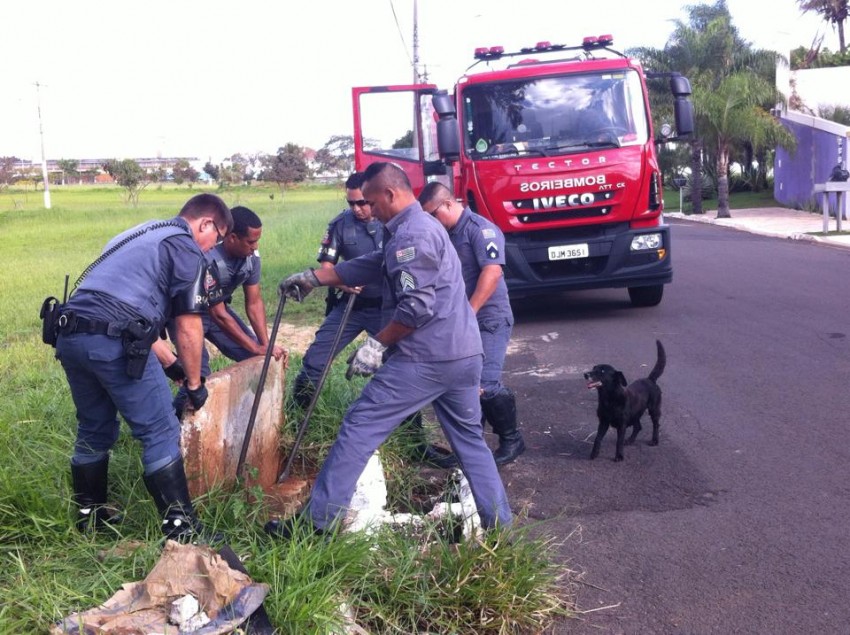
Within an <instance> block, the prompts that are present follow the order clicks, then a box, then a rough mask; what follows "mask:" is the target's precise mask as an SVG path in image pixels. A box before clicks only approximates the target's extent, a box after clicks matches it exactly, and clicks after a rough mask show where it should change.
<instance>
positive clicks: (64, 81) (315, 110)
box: [0, 0, 838, 161]
mask: <svg viewBox="0 0 850 635" xmlns="http://www.w3.org/2000/svg"><path fill="white" fill-rule="evenodd" d="M727 5H728V6H729V10H730V12H731V14H732V18H733V22H734V24H735V26H737V27H738V29H739V32H740V33H741V35H742V36H743V37H744V38H745V39H747V40H749V41H750V42H752V43H753V44H754V45H755V46H756V47H759V48H767V49H772V50H778V51H780V52H782V53H784V54H786V55H787V52H788V51H789V50H790V49H791V48H793V47H796V46H799V45H806V46H808V45H810V44H811V42H812V41H813V40H814V38H815V37H816V36H817V35H818V33H822V34H825V38H824V45H825V46H827V47H829V48H830V49H831V50H833V51H834V50H836V49H837V48H838V37H837V35H836V34H835V31H834V29H833V28H832V27H831V26H829V25H827V24H826V23H824V22H823V21H822V20H819V19H818V18H817V17H816V16H803V15H802V14H801V13H800V11H799V9H798V8H797V2H796V0H727ZM3 13H4V19H3V22H4V25H3V26H4V28H3V32H2V36H0V59H2V60H3V71H2V86H3V90H2V92H0V156H8V155H15V156H18V157H21V158H26V159H33V160H40V158H41V150H40V145H39V119H38V108H37V103H38V101H37V91H36V86H35V83H36V82H39V83H41V84H42V88H41V90H40V94H41V113H42V122H43V130H44V144H45V152H46V154H47V157H48V158H51V159H59V158H76V159H82V158H110V157H118V158H121V157H142V156H156V155H163V156H196V157H198V158H200V159H202V160H207V159H212V160H213V161H219V160H221V159H222V158H223V157H225V156H227V155H230V154H232V153H235V152H273V151H274V150H275V149H276V148H277V147H279V146H281V145H283V144H285V143H287V142H293V143H297V144H299V145H303V146H309V147H312V148H316V149H318V148H320V147H321V146H322V145H323V144H324V143H325V141H327V139H328V138H329V137H330V136H331V135H334V134H351V133H352V119H351V96H350V89H351V87H352V86H364V85H375V84H400V83H410V81H411V80H412V77H413V70H412V55H413V53H412V46H413V17H412V16H413V0H357V1H354V2H351V1H345V0H335V1H330V0H301V1H298V2H283V1H281V0H268V1H267V0H254V2H249V3H240V2H233V1H232V0H230V1H228V2H222V1H221V0H176V1H175V0H147V1H146V2H127V1H120V0H119V1H117V2H116V1H112V2H106V1H99V2H93V1H90V0H78V1H76V2H68V1H67V0H38V1H33V2H26V1H17V2H12V3H9V4H8V5H7V6H6V7H5V9H4V11H3ZM686 18H687V14H686V12H685V10H684V8H683V4H682V3H681V1H680V0H651V1H650V2H636V1H634V0H589V1H585V2H579V1H576V0H419V57H420V60H421V63H422V65H423V66H424V68H425V70H426V71H427V73H428V76H429V79H430V81H432V82H435V83H437V84H438V85H440V87H443V88H449V89H450V88H451V87H452V86H453V84H454V82H455V80H456V79H457V78H458V77H459V76H460V75H462V74H463V72H464V71H465V70H466V68H467V67H468V66H469V65H470V64H471V63H472V62H473V61H474V60H473V59H472V52H473V50H474V49H475V47H477V46H493V45H503V46H505V48H506V50H512V49H519V48H521V47H523V46H530V45H533V44H534V43H535V42H537V41H540V40H549V41H551V42H553V43H563V44H570V45H572V44H578V43H580V41H581V39H582V38H583V37H584V36H586V35H600V34H607V33H610V34H612V35H613V36H614V43H615V48H620V49H625V48H629V47H633V46H652V47H662V46H664V44H665V42H666V40H667V37H668V35H669V34H670V32H671V30H672V28H673V24H672V21H673V20H676V19H682V20H685V19H686Z"/></svg>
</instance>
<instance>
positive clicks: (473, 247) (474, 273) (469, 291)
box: [419, 181, 525, 465]
mask: <svg viewBox="0 0 850 635" xmlns="http://www.w3.org/2000/svg"><path fill="white" fill-rule="evenodd" d="M419 203H420V204H421V205H422V209H423V210H425V211H426V212H428V213H429V214H431V216H433V217H434V218H436V219H437V220H438V221H440V224H442V225H443V227H445V228H446V229H447V230H448V232H449V239H450V240H451V242H452V245H454V247H455V249H456V250H457V255H458V257H459V258H460V263H461V267H462V269H463V280H464V283H465V284H466V297H467V298H469V304H470V305H471V306H472V310H473V311H474V312H475V317H476V318H477V320H478V329H479V331H480V332H481V344H482V346H483V347H484V366H483V368H482V370H481V411H482V413H483V414H484V418H485V419H486V420H487V421H489V422H490V425H491V426H493V431H494V432H495V433H496V434H498V435H499V447H498V448H497V449H496V451H495V452H494V453H493V456H494V458H495V459H496V464H497V465H503V464H505V463H510V462H512V461H514V460H516V458H517V457H518V456H519V455H520V454H522V453H523V452H524V451H525V442H524V441H523V439H522V435H521V434H520V432H519V430H517V416H516V398H515V397H514V393H513V392H512V391H511V390H510V389H509V388H508V387H506V386H505V385H504V384H503V383H502V367H503V365H504V362H505V353H506V352H507V349H508V342H509V341H510V339H511V331H512V330H513V324H514V315H513V312H512V311H511V304H510V301H509V300H508V287H507V285H506V284H505V278H504V276H503V275H502V266H503V265H504V264H505V237H504V235H503V234H502V232H501V230H500V229H499V228H498V227H496V226H495V225H494V224H493V223H491V222H490V221H488V220H487V219H486V218H484V217H482V216H479V215H478V214H473V213H472V211H471V210H470V209H469V208H468V207H464V206H463V205H461V204H460V203H458V202H457V201H456V200H455V198H454V196H452V193H451V192H450V191H449V189H448V188H447V187H446V186H445V185H443V184H442V183H439V182H437V181H433V182H431V183H428V184H427V185H426V186H425V187H424V188H423V189H422V192H421V193H420V194H419Z"/></svg>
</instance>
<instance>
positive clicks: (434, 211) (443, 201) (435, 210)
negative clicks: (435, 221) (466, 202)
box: [428, 198, 449, 218]
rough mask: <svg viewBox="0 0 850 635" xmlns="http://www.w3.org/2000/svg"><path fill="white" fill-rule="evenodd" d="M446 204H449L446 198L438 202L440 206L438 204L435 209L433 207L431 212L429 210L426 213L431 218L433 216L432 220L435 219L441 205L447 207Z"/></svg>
mask: <svg viewBox="0 0 850 635" xmlns="http://www.w3.org/2000/svg"><path fill="white" fill-rule="evenodd" d="M448 202H449V199H447V198H446V199H443V200H442V201H441V202H440V204H439V205H437V207H435V208H434V209H432V210H431V211H430V212H428V213H429V214H430V215H431V216H433V217H434V218H436V217H437V212H438V211H439V209H440V208H441V207H442V206H443V205H448Z"/></svg>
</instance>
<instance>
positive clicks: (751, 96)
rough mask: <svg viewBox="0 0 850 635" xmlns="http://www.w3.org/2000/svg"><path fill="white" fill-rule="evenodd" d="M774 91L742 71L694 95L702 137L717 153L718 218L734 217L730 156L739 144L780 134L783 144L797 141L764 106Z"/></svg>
mask: <svg viewBox="0 0 850 635" xmlns="http://www.w3.org/2000/svg"><path fill="white" fill-rule="evenodd" d="M698 90H701V89H698ZM774 94H775V88H774V87H773V86H772V85H771V84H768V83H767V82H765V81H764V80H763V79H762V78H760V77H759V76H757V75H755V74H754V73H752V72H749V71H740V72H736V73H733V74H731V75H728V76H727V77H724V78H723V79H722V80H721V81H720V83H719V84H718V85H717V87H716V88H715V89H714V90H711V91H708V92H706V93H704V94H703V93H702V92H700V93H699V94H695V95H694V108H695V110H696V111H697V117H698V119H699V121H700V122H701V124H702V127H701V129H700V134H701V137H702V139H703V141H704V142H705V143H706V145H708V146H710V147H711V148H712V149H713V151H714V154H715V161H716V169H717V218H730V217H731V214H730V213H729V158H730V156H731V155H732V153H733V151H734V150H735V149H736V147H738V146H740V144H741V143H742V142H745V141H747V140H756V142H754V145H756V144H760V143H762V142H763V141H764V140H766V139H768V138H772V139H773V138H777V137H778V138H779V139H780V140H781V144H782V145H783V146H786V147H787V146H789V145H792V144H793V137H792V136H791V135H790V133H788V131H787V130H785V128H784V127H782V126H781V125H780V124H778V123H777V122H776V121H774V119H773V117H771V116H770V115H769V113H766V112H765V111H764V109H763V107H762V104H763V103H764V102H765V100H767V99H770V98H772V96H773V95H774ZM783 132H784V135H783V134H782V133H783Z"/></svg>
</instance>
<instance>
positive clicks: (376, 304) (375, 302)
mask: <svg viewBox="0 0 850 635" xmlns="http://www.w3.org/2000/svg"><path fill="white" fill-rule="evenodd" d="M347 297H348V296H347V294H346V298H347ZM382 301H383V298H380V297H377V298H361V297H360V296H357V298H356V299H355V300H354V308H355V309H376V308H380V306H381V303H382Z"/></svg>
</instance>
